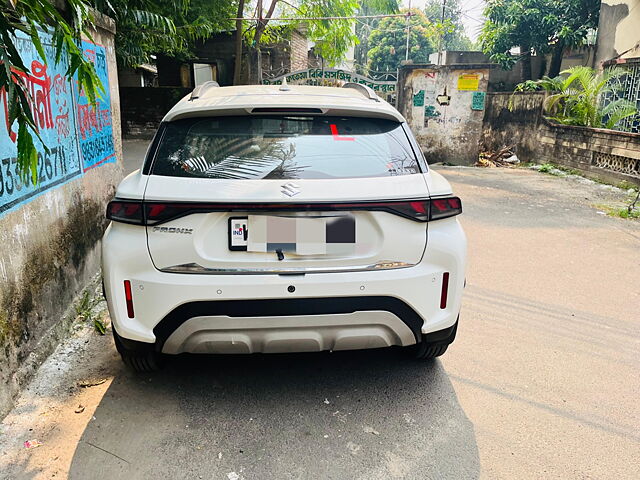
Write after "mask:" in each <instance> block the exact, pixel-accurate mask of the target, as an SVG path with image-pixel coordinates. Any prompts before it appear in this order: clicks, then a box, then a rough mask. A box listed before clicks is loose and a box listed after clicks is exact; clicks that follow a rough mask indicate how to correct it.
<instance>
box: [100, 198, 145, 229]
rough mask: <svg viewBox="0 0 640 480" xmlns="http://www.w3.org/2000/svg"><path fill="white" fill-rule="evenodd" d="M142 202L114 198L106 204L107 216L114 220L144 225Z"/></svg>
mask: <svg viewBox="0 0 640 480" xmlns="http://www.w3.org/2000/svg"><path fill="white" fill-rule="evenodd" d="M142 213H143V211H142V202H139V201H131V200H114V201H112V202H109V205H107V218H108V219H109V220H113V221H114V222H122V223H132V224H134V225H144V217H143V215H142Z"/></svg>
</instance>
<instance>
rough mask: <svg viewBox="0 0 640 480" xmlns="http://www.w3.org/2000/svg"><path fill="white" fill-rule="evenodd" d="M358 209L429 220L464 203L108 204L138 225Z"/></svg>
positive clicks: (113, 215) (114, 214)
mask: <svg viewBox="0 0 640 480" xmlns="http://www.w3.org/2000/svg"><path fill="white" fill-rule="evenodd" d="M354 210H370V211H371V210H373V211H384V212H388V213H392V214H394V215H399V216H401V217H405V218H408V219H410V220H414V221H416V222H428V221H429V220H439V219H441V218H446V217H452V216H454V215H459V214H460V213H462V203H461V202H460V199H459V198H458V197H446V198H438V199H431V200H403V201H389V202H349V203H347V202H345V203H326V202H315V203H178V202H172V203H168V202H139V201H131V200H114V201H112V202H111V203H109V206H108V207H107V218H109V219H110V220H114V221H117V222H124V223H132V224H136V225H159V224H161V223H165V222H168V221H170V220H175V219H176V218H180V217H184V216H186V215H190V214H192V213H208V212H256V211H257V212H267V211H268V212H275V211H279V212H283V211H284V212H286V211H296V212H299V211H307V212H308V211H312V212H326V211H354Z"/></svg>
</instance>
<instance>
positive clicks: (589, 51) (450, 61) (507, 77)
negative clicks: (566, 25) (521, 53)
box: [429, 0, 640, 92]
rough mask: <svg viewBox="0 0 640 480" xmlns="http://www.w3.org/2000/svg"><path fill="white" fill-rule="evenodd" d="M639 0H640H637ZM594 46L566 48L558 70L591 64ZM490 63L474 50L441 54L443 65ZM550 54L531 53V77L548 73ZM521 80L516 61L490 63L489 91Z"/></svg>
mask: <svg viewBox="0 0 640 480" xmlns="http://www.w3.org/2000/svg"><path fill="white" fill-rule="evenodd" d="M639 1H640V0H639ZM594 55H595V47H594V46H593V45H591V46H585V47H581V48H575V49H566V50H565V52H564V55H563V57H562V63H561V64H560V71H562V70H565V69H567V68H571V67H574V66H576V65H585V66H593V62H594ZM429 60H430V61H431V62H433V63H436V62H437V60H438V53H437V52H436V53H432V54H431V55H429ZM479 63H485V64H490V63H491V60H490V59H489V57H488V56H487V55H485V54H484V53H482V52H474V51H453V50H450V51H445V52H443V54H442V64H443V65H466V64H479ZM550 64H551V54H548V55H533V56H532V57H531V73H532V75H533V79H534V80H536V79H538V78H542V77H543V76H544V75H547V74H548V73H549V66H550ZM521 81H522V74H521V64H520V63H516V64H515V65H514V67H513V68H512V69H511V70H503V69H502V68H500V67H499V66H498V65H497V64H492V68H491V69H490V71H489V87H488V91H489V92H512V91H513V89H514V88H515V86H516V85H517V84H518V83H520V82H521Z"/></svg>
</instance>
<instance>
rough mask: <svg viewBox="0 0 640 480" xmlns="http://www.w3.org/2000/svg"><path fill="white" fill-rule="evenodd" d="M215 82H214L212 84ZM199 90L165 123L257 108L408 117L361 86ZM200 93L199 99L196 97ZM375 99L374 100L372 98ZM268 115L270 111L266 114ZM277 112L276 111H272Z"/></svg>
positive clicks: (212, 87) (397, 118)
mask: <svg viewBox="0 0 640 480" xmlns="http://www.w3.org/2000/svg"><path fill="white" fill-rule="evenodd" d="M212 83H213V82H212ZM198 88H199V87H196V90H194V92H193V93H190V94H189V95H187V96H185V97H184V98H183V99H182V100H180V101H179V102H178V103H177V104H176V105H175V106H174V107H173V108H172V109H171V110H170V111H169V112H168V113H167V114H166V115H165V117H164V119H163V121H164V122H171V121H174V120H179V119H182V118H189V117H203V116H212V115H216V116H219V115H247V114H256V112H254V111H253V110H254V109H255V108H261V109H263V108H267V109H269V108H271V109H279V112H281V113H285V112H283V111H282V109H287V108H291V109H302V108H310V109H317V110H318V112H313V113H320V111H321V112H322V114H324V115H349V116H356V117H368V118H387V119H390V120H395V121H398V122H404V121H405V120H404V117H403V116H402V115H400V113H399V112H398V111H397V110H396V109H395V108H393V107H392V106H391V105H389V104H388V103H387V102H385V101H384V100H382V99H381V98H379V97H377V96H376V95H374V94H371V96H370V94H369V93H368V92H367V91H366V90H365V89H364V88H361V87H357V88H356V87H353V84H351V88H339V87H316V86H308V85H241V86H233V87H218V86H215V85H207V86H206V88H201V90H200V91H198ZM196 92H198V93H197V96H196ZM372 97H373V98H372ZM262 113H267V112H262ZM268 113H273V111H271V112H268Z"/></svg>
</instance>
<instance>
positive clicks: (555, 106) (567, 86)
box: [536, 66, 638, 129]
mask: <svg viewBox="0 0 640 480" xmlns="http://www.w3.org/2000/svg"><path fill="white" fill-rule="evenodd" d="M563 74H564V75H567V74H568V76H567V77H566V78H562V77H557V78H556V79H553V81H552V82H550V81H549V80H550V79H542V80H539V81H538V82H536V83H539V85H540V86H541V87H542V88H543V89H545V90H549V89H550V88H549V87H552V88H553V89H554V90H556V93H552V94H551V95H549V96H548V97H547V98H546V99H545V101H544V109H545V111H546V113H547V114H548V115H549V117H548V118H549V119H550V120H553V121H556V122H558V123H562V124H565V125H579V126H584V127H596V128H609V129H613V128H615V126H616V124H617V123H618V122H620V121H621V120H622V119H624V118H627V117H630V116H632V115H636V114H637V113H638V109H637V108H636V107H635V105H634V104H633V103H632V102H630V101H629V100H627V99H624V98H619V99H617V100H614V101H610V102H606V96H607V94H610V93H614V92H616V91H617V90H618V87H617V82H616V79H618V78H619V77H622V76H624V75H626V74H627V72H626V71H625V70H624V69H621V68H618V67H614V68H609V69H606V70H604V71H602V72H600V73H596V71H595V70H594V69H593V68H590V67H582V66H578V67H572V68H570V69H568V70H564V71H563V72H561V75H563Z"/></svg>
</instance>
